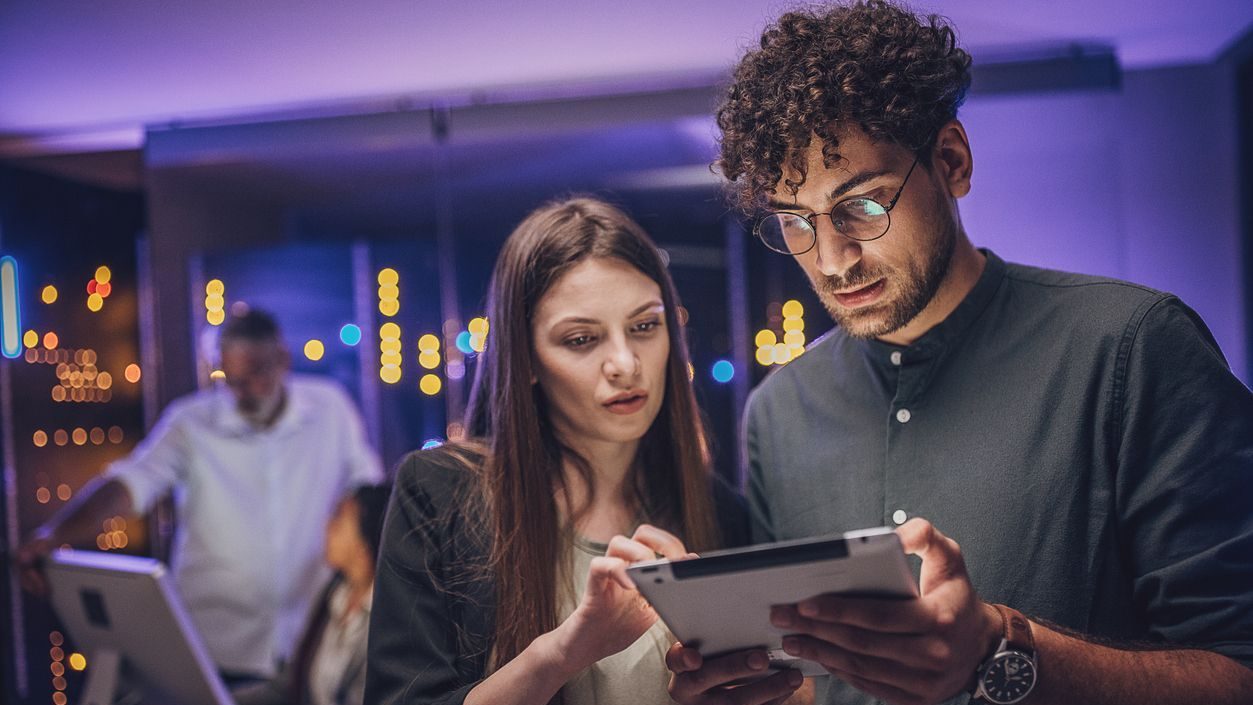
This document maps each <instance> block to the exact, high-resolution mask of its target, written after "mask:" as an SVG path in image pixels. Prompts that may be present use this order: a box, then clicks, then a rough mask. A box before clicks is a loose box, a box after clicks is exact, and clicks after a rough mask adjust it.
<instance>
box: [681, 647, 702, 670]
mask: <svg viewBox="0 0 1253 705" xmlns="http://www.w3.org/2000/svg"><path fill="white" fill-rule="evenodd" d="M683 665H684V666H687V667H688V668H696V667H697V666H699V665H700V659H699V658H697V656H696V654H695V653H693V652H691V651H688V652H687V653H685V654H683Z"/></svg>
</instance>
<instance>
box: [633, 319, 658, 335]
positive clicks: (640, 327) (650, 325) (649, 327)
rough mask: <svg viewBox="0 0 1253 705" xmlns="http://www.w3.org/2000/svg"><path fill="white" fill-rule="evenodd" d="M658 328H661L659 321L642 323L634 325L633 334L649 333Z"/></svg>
mask: <svg viewBox="0 0 1253 705" xmlns="http://www.w3.org/2000/svg"><path fill="white" fill-rule="evenodd" d="M660 327H661V321H644V322H643V323H638V324H636V326H635V332H637V333H650V332H652V331H654V330H656V329H658V328H660Z"/></svg>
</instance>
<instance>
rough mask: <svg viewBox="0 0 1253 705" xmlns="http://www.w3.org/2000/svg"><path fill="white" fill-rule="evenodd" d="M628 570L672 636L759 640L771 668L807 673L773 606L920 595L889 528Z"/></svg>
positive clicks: (716, 648)
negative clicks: (773, 617)
mask: <svg viewBox="0 0 1253 705" xmlns="http://www.w3.org/2000/svg"><path fill="white" fill-rule="evenodd" d="M627 573H628V575H629V576H630V577H631V579H632V580H634V581H635V584H636V585H637V586H638V588H639V590H640V592H641V593H642V594H643V595H644V597H645V598H646V599H648V601H649V603H651V604H652V605H653V607H654V608H655V609H656V610H657V612H658V614H660V615H661V618H662V619H663V620H664V621H665V622H666V625H667V626H669V627H670V630H671V631H673V632H674V634H675V636H676V637H678V638H679V640H680V641H682V642H683V643H684V644H687V645H690V646H693V647H695V648H697V649H699V650H700V652H701V653H702V654H703V655H705V656H715V655H718V654H722V653H727V652H731V651H739V650H742V649H747V648H754V647H761V648H765V649H767V650H768V651H770V652H771V653H770V656H771V661H772V663H773V664H774V665H775V666H776V667H777V666H788V667H792V668H801V670H802V671H803V672H804V673H805V674H806V675H819V674H821V673H825V671H823V670H822V669H821V667H819V666H817V664H813V663H810V662H799V661H798V660H797V659H794V658H792V657H791V656H788V655H787V654H785V653H784V652H783V650H782V649H781V648H780V643H781V641H782V638H783V636H784V635H785V634H787V631H786V630H782V629H778V628H776V627H774V626H773V625H771V624H770V607H771V606H772V605H779V604H789V603H795V602H799V601H801V600H804V599H806V598H809V597H813V596H815V595H821V594H823V593H830V592H836V593H845V594H855V595H864V596H877V597H887V598H910V597H915V596H917V594H918V591H917V587H916V585H915V582H914V578H913V575H912V573H911V572H910V570H909V565H908V563H907V562H906V560H905V554H904V552H903V550H902V549H901V543H900V539H898V538H897V536H896V534H895V532H893V531H891V530H890V529H873V530H868V531H863V532H851V533H849V534H845V535H843V536H836V537H826V538H822V539H805V540H801V541H788V542H782V543H778V544H767V545H763V546H754V547H749V548H748V549H734V550H731V551H718V552H714V553H709V554H706V555H705V556H702V557H701V558H697V559H693V560H690V561H676V562H669V561H664V560H662V561H648V562H644V563H637V564H634V565H632V566H631V567H630V568H628V571H627Z"/></svg>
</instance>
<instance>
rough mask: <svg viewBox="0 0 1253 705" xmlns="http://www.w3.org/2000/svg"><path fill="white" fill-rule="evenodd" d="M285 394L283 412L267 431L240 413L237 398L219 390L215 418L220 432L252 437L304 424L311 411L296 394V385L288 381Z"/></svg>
mask: <svg viewBox="0 0 1253 705" xmlns="http://www.w3.org/2000/svg"><path fill="white" fill-rule="evenodd" d="M283 390H284V394H286V395H287V400H286V402H285V403H284V406H283V410H282V411H281V412H280V413H279V417H278V419H276V420H275V421H274V424H273V425H271V426H270V427H269V428H266V429H259V428H257V427H256V426H254V425H252V422H250V421H248V419H247V418H245V417H244V415H243V414H241V413H239V407H238V406H236V403H235V396H234V395H232V394H231V393H230V390H228V389H226V388H225V387H218V389H217V392H216V393H217V404H216V406H217V409H216V413H215V414H214V417H215V419H216V425H217V427H218V429H219V430H221V431H222V432H223V433H225V434H227V435H230V436H251V435H257V434H261V433H279V432H286V431H288V430H290V429H293V428H296V427H298V426H299V425H300V424H301V423H303V421H304V419H305V417H306V416H307V415H308V414H309V411H310V409H309V408H308V406H309V405H308V403H307V402H306V400H305V399H304V397H302V396H301V395H300V394H298V393H297V392H296V389H295V385H293V384H291V383H290V381H288V382H287V383H286V384H284V386H283Z"/></svg>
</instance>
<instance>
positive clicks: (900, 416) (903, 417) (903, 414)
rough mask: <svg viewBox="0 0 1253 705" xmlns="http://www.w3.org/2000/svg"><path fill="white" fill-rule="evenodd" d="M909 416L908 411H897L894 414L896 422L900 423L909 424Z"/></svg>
mask: <svg viewBox="0 0 1253 705" xmlns="http://www.w3.org/2000/svg"><path fill="white" fill-rule="evenodd" d="M910 416H911V414H910V413H909V409H899V410H897V412H896V420H897V421H900V422H901V423H909V417H910Z"/></svg>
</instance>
